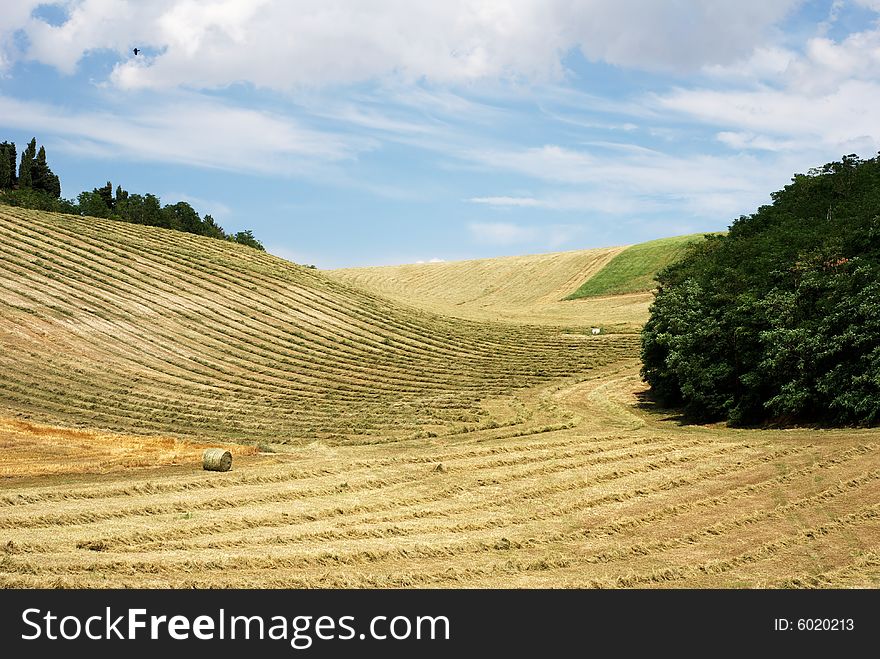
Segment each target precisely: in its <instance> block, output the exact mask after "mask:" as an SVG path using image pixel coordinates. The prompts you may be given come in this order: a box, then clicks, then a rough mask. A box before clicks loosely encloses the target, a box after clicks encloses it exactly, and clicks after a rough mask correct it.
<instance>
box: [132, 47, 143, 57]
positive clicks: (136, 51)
mask: <svg viewBox="0 0 880 659" xmlns="http://www.w3.org/2000/svg"><path fill="white" fill-rule="evenodd" d="M131 52H133V53H134V54H135V57H137V54H138V53H139V52H141V49H140V48H135V49H134V50H133V51H131Z"/></svg>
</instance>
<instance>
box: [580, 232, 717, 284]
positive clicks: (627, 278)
mask: <svg viewBox="0 0 880 659" xmlns="http://www.w3.org/2000/svg"><path fill="white" fill-rule="evenodd" d="M703 236H704V234H702V233H697V234H692V235H689V236H674V237H672V238H660V239H659V240H651V241H648V242H646V243H639V244H638V245H630V246H629V247H627V248H626V249H624V250H622V251H620V252H619V253H617V254H615V256H614V258H613V259H611V260H610V261H609V262H608V264H607V265H606V266H605V267H604V268H602V269H601V270H600V271H599V272H597V273H595V274H594V275H593V276H592V277H589V278H588V279H585V280H584V283H583V284H581V286H580V287H579V288H578V289H577V290H576V291H574V292H573V293H570V294H569V295H567V296H566V299H568V300H578V299H581V298H588V297H596V296H598V295H620V294H623V293H642V292H645V291H650V290H653V289H654V288H655V286H656V282H655V281H654V277H655V276H656V274H657V273H658V272H660V271H661V270H662V269H663V268H665V267H666V266H667V265H669V264H670V263H673V262H674V261H676V260H677V259H679V258H681V257H682V256H683V255H684V253H685V251H686V250H687V248H688V245H691V244H692V243H695V242H697V241H698V240H702V239H703Z"/></svg>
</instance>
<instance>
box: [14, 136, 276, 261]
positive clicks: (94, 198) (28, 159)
mask: <svg viewBox="0 0 880 659" xmlns="http://www.w3.org/2000/svg"><path fill="white" fill-rule="evenodd" d="M16 154H17V150H16V146H15V144H14V143H13V142H2V143H0V203H3V204H7V205H9V206H20V207H22V208H32V209H36V210H44V211H55V212H59V213H72V214H75V215H88V216H91V217H102V218H109V219H111V220H120V221H123V222H131V223H133V224H144V225H148V226H154V227H164V228H166V229H175V230H177V231H185V232H187V233H194V234H198V235H200V236H209V237H211V238H218V239H220V240H229V241H232V242H236V243H240V244H242V245H248V246H249V247H253V248H255V249H259V250H262V251H265V249H264V247H263V245H262V243H260V241H259V240H257V239H256V238H255V237H254V234H253V231H251V230H250V229H246V230H244V231H239V232H236V233H227V232H226V231H225V230H224V229H223V227H221V226H220V225H219V224H217V222H216V221H215V220H214V218H213V217H211V216H210V215H205V216H204V217H200V216H199V214H198V213H197V212H196V210H195V209H194V208H193V207H192V206H191V205H190V204H188V203H187V202H185V201H179V202H177V203H176V204H166V205H165V206H163V205H162V203H161V201H160V199H159V197H157V196H156V195H154V194H150V193H147V194H144V195H140V194H136V193H130V192H128V191H127V190H123V189H122V186H118V185H117V186H116V189H115V191H114V189H113V185H112V183H111V182H110V181H107V183H106V185H104V186H102V187H100V188H94V189H93V190H91V191H84V192H81V193H79V195H77V198H76V200H75V201H74V200H72V199H63V198H62V197H61V181H60V179H59V178H58V176H57V175H56V174H55V173H54V172H53V171H52V170H51V169H50V167H49V165H48V163H47V161H46V149H45V148H44V147H42V146H41V147H40V148H39V149H37V140H36V138H34V139H32V140H31V141H30V142H29V143H28V145H27V148H25V150H24V151H22V154H21V160H20V162H19V161H18V159H17V155H16Z"/></svg>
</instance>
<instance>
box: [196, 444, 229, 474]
mask: <svg viewBox="0 0 880 659" xmlns="http://www.w3.org/2000/svg"><path fill="white" fill-rule="evenodd" d="M202 469H205V470H207V471H229V470H230V469H232V453H230V452H229V451H227V450H225V449H222V448H206V449H205V452H204V453H202Z"/></svg>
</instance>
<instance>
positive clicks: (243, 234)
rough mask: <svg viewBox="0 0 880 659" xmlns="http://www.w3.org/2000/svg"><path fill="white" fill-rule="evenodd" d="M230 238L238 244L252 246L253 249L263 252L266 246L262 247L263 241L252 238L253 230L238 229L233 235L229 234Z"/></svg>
mask: <svg viewBox="0 0 880 659" xmlns="http://www.w3.org/2000/svg"><path fill="white" fill-rule="evenodd" d="M230 240H232V241H233V242H236V243H239V244H240V245H247V246H248V247H253V248H254V249H258V250H260V251H261V252H265V251H266V248H265V247H263V243H261V242H260V241H259V240H257V239H256V238H254V232H253V231H251V230H250V229H245V230H244V231H239V232H238V233H236V234H235V235H233V236H230Z"/></svg>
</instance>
